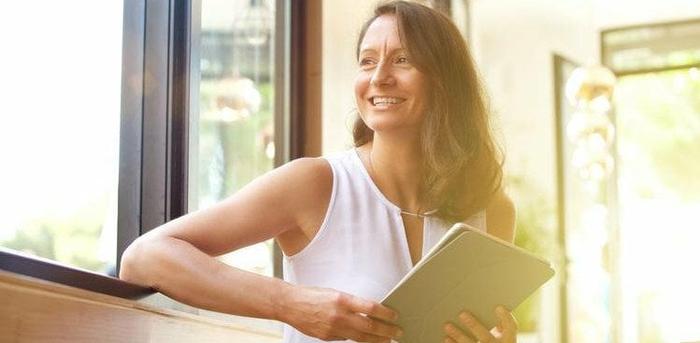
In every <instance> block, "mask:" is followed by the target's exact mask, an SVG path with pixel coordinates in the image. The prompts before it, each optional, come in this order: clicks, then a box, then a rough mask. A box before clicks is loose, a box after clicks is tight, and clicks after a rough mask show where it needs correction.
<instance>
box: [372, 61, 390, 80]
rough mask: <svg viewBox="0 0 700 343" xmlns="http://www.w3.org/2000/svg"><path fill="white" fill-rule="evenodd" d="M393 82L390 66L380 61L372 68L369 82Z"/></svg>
mask: <svg viewBox="0 0 700 343" xmlns="http://www.w3.org/2000/svg"><path fill="white" fill-rule="evenodd" d="M393 82H394V76H393V75H392V74H391V66H388V65H386V64H385V63H384V62H381V63H379V64H378V65H377V67H376V68H375V69H374V73H373V74H372V78H371V79H370V83H371V84H372V85H375V86H384V85H390V84H393Z"/></svg>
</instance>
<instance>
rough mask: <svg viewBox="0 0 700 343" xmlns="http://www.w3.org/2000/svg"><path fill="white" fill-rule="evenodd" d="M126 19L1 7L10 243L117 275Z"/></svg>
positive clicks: (105, 5) (56, 5) (117, 6)
mask: <svg viewBox="0 0 700 343" xmlns="http://www.w3.org/2000/svg"><path fill="white" fill-rule="evenodd" d="M84 13H89V15H84ZM122 13H123V2H122V1H107V2H101V1H100V2H96V1H60V2H59V1H43V2H42V3H41V6H40V8H38V7H37V4H36V3H35V2H28V1H17V2H14V1H13V2H3V3H2V4H0V40H1V41H2V42H3V45H4V46H5V47H6V49H5V51H6V53H3V54H2V57H0V75H2V79H1V80H0V82H1V83H2V89H3V102H2V106H3V108H2V111H0V156H2V168H0V213H1V215H0V247H3V248H8V249H12V250H14V251H19V252H22V253H25V254H29V255H34V256H40V257H44V258H48V259H51V260H55V261H58V262H60V263H63V264H68V265H70V266H73V267H79V268H83V269H88V270H91V271H96V272H101V273H114V266H115V263H116V245H117V244H116V237H117V232H116V229H117V227H116V226H117V223H116V216H117V181H118V172H119V168H118V163H119V117H120V114H119V109H120V93H121V90H120V88H121V59H122V51H121V50H122ZM86 28H89V29H86Z"/></svg>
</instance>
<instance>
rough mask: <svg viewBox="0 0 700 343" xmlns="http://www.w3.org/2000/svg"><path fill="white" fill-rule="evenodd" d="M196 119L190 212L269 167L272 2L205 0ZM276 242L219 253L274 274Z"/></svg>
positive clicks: (250, 268)
mask: <svg viewBox="0 0 700 343" xmlns="http://www.w3.org/2000/svg"><path fill="white" fill-rule="evenodd" d="M201 23H202V24H201V25H202V27H201V33H200V35H201V36H200V37H201V38H200V39H201V46H200V50H199V53H200V58H201V60H200V69H201V80H200V86H199V92H200V94H199V119H198V128H197V132H198V134H197V138H196V140H195V141H196V142H195V143H194V144H196V145H197V147H196V148H192V149H190V151H192V152H193V154H195V155H194V156H191V157H190V160H191V161H194V163H196V164H197V172H196V173H193V175H191V176H190V178H191V179H190V185H191V186H190V187H191V188H190V192H193V193H192V194H193V195H194V196H190V199H195V201H192V202H191V205H190V211H193V210H196V209H200V208H205V207H207V206H210V205H212V204H214V203H216V202H218V201H220V200H222V199H224V198H226V197H228V196H230V195H231V194H233V193H235V192H236V191H237V190H239V189H240V188H241V187H243V186H244V185H245V184H247V183H249V182H250V181H252V180H253V179H254V178H255V177H257V176H259V175H261V174H263V173H265V172H266V171H268V170H270V169H272V168H273V166H274V164H273V160H274V155H275V146H274V144H273V141H274V139H273V137H274V125H273V124H274V118H273V108H274V106H273V98H274V92H275V89H274V87H273V73H274V65H273V63H274V51H273V47H274V40H275V39H276V37H274V24H275V13H274V3H273V2H272V1H262V0H236V1H220V0H204V1H202V20H201ZM272 247H273V241H272V240H269V241H267V242H263V243H259V244H256V245H253V246H250V247H247V248H243V249H240V250H238V251H236V252H233V253H230V254H227V255H224V256H222V257H220V258H221V259H222V260H223V261H224V262H226V263H228V264H230V265H233V266H236V267H238V268H242V269H245V270H248V271H252V272H256V273H260V274H263V275H270V276H271V275H273V270H272V266H273V261H272Z"/></svg>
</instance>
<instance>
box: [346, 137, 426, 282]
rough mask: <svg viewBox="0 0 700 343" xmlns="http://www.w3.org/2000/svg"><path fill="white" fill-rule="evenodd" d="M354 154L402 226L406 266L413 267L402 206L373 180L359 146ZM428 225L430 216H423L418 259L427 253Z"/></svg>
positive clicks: (377, 194)
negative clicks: (391, 198)
mask: <svg viewBox="0 0 700 343" xmlns="http://www.w3.org/2000/svg"><path fill="white" fill-rule="evenodd" d="M353 150H354V155H355V162H357V163H358V165H359V168H360V171H361V172H362V175H363V177H364V178H365V180H366V181H367V183H368V184H369V185H370V188H371V189H372V191H373V192H374V193H375V194H376V196H377V197H378V198H379V200H380V201H381V202H382V203H384V204H385V205H386V206H387V207H388V208H389V209H390V210H392V211H393V212H394V216H395V218H396V219H397V221H398V224H399V226H400V227H401V230H399V231H401V239H402V242H403V248H404V249H403V255H404V256H403V258H404V261H406V266H407V267H408V268H409V270H410V269H412V268H413V267H414V266H415V264H414V263H413V258H412V257H411V245H410V244H409V242H408V234H407V233H406V225H405V224H404V221H403V217H401V208H400V207H399V206H397V205H396V204H394V203H393V202H391V201H390V200H389V198H387V197H386V195H384V193H382V191H381V190H380V189H379V186H377V184H376V183H375V182H374V180H372V176H370V175H369V172H368V171H367V168H366V167H365V164H364V163H363V162H362V157H360V150H359V149H358V148H354V149H353ZM427 226H428V217H423V227H422V231H423V235H422V237H421V242H420V250H421V251H420V257H419V258H418V260H417V261H416V263H418V261H420V260H421V258H423V254H424V253H425V250H426V249H425V242H426V236H427V233H428V230H427V229H426V228H427Z"/></svg>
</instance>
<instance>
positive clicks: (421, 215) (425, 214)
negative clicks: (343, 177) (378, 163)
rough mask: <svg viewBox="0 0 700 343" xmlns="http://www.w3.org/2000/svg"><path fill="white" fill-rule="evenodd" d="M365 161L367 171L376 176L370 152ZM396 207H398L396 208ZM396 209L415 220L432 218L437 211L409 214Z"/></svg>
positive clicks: (409, 212) (406, 211)
mask: <svg viewBox="0 0 700 343" xmlns="http://www.w3.org/2000/svg"><path fill="white" fill-rule="evenodd" d="M367 161H368V162H369V163H368V164H369V169H370V171H371V172H372V174H376V172H375V171H374V164H373V163H372V152H371V151H370V152H368V153H367ZM370 178H371V176H370ZM396 207H398V206H396ZM398 208H399V210H400V211H401V214H405V215H408V216H413V217H416V218H425V217H430V216H432V215H433V214H435V213H437V211H438V210H437V209H434V210H430V211H426V212H422V213H421V212H411V211H408V210H404V209H403V208H401V207H398Z"/></svg>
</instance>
